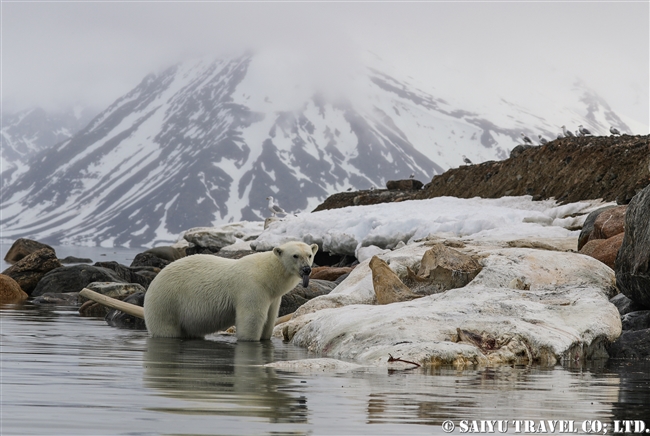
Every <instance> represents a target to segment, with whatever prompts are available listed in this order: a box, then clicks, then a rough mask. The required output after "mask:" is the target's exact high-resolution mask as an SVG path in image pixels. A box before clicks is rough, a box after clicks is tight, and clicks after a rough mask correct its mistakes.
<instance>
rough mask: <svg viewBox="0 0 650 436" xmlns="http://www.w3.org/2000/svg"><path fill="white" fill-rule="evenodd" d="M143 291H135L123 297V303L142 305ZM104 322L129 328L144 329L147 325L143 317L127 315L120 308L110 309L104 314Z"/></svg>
mask: <svg viewBox="0 0 650 436" xmlns="http://www.w3.org/2000/svg"><path fill="white" fill-rule="evenodd" d="M144 294H145V293H144V292H136V293H133V294H131V295H129V296H128V297H126V298H125V299H124V302H125V303H131V304H135V305H137V306H140V307H143V306H144ZM105 319H106V322H107V323H108V325H110V326H113V327H118V328H122V329H131V330H146V329H147V326H146V325H145V323H144V319H142V318H138V317H135V316H133V315H128V314H126V313H124V312H122V311H121V310H116V309H111V310H109V311H108V313H107V314H106V318H105Z"/></svg>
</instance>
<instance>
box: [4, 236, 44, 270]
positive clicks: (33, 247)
mask: <svg viewBox="0 0 650 436" xmlns="http://www.w3.org/2000/svg"><path fill="white" fill-rule="evenodd" d="M43 248H47V249H48V250H52V252H54V248H52V247H50V246H49V245H47V244H43V243H41V242H38V241H34V240H31V239H26V238H19V239H16V241H14V243H13V244H12V245H11V248H9V251H7V254H6V255H5V261H6V262H7V263H12V264H13V263H16V262H18V261H19V260H20V259H22V258H23V257H25V256H27V255H29V254H31V253H33V252H35V251H38V250H41V249H43Z"/></svg>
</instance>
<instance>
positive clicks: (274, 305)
mask: <svg viewBox="0 0 650 436" xmlns="http://www.w3.org/2000/svg"><path fill="white" fill-rule="evenodd" d="M281 302H282V297H278V298H276V299H275V300H273V302H271V306H270V307H269V313H268V314H267V316H266V324H264V330H263V331H262V340H263V341H268V340H269V339H271V335H273V327H275V320H276V319H278V312H279V310H280V303H281Z"/></svg>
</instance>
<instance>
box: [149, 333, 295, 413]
mask: <svg viewBox="0 0 650 436" xmlns="http://www.w3.org/2000/svg"><path fill="white" fill-rule="evenodd" d="M274 350H275V347H274V345H273V344H272V343H271V342H264V343H260V342H241V343H228V342H217V341H211V340H179V339H165V338H148V339H147V350H146V351H145V353H144V367H145V372H144V385H145V386H146V387H148V388H154V389H156V390H158V391H160V392H161V393H162V395H164V396H167V397H171V398H177V399H182V400H186V401H187V402H188V404H187V405H182V406H181V407H176V408H174V410H170V409H165V410H164V411H166V412H174V413H190V414H196V413H201V414H211V415H227V416H248V417H258V418H265V419H267V420H268V421H269V422H272V423H300V422H306V421H307V399H306V397H305V396H304V395H303V394H301V393H300V392H299V391H298V390H297V389H296V387H295V383H293V382H291V381H290V380H289V379H286V378H279V377H278V376H277V374H276V372H275V370H273V369H272V368H265V367H263V366H262V365H264V364H265V363H269V362H272V361H274V360H276V359H275V356H274Z"/></svg>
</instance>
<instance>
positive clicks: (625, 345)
mask: <svg viewBox="0 0 650 436" xmlns="http://www.w3.org/2000/svg"><path fill="white" fill-rule="evenodd" d="M607 352H608V353H609V357H611V358H614V359H646V358H648V357H650V329H644V330H631V331H623V333H622V334H621V336H620V337H619V338H618V339H617V340H615V341H614V342H612V343H611V344H609V345H608V346H607Z"/></svg>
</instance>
